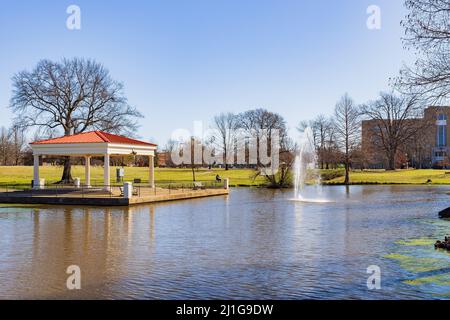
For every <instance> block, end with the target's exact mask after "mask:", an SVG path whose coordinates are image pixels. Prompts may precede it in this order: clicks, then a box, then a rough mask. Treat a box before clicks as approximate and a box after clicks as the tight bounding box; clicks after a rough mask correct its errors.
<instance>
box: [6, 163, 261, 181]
mask: <svg viewBox="0 0 450 320" xmlns="http://www.w3.org/2000/svg"><path fill="white" fill-rule="evenodd" d="M62 171H63V168H62V167H56V166H51V167H50V166H41V167H40V168H39V175H40V177H41V178H44V179H45V180H46V183H54V182H57V181H59V180H60V178H61V175H62ZM217 174H218V175H220V176H221V177H222V178H229V179H230V182H231V183H230V184H231V185H232V186H239V185H242V186H257V185H261V184H263V183H264V179H263V178H261V177H258V178H257V179H256V180H253V178H252V177H253V175H254V171H253V170H248V169H242V170H228V171H225V170H224V169H213V170H207V169H198V170H195V176H196V180H197V181H214V180H215V178H216V175H217ZM72 176H73V177H79V178H80V179H81V182H82V183H83V182H84V166H73V167H72ZM135 178H140V179H142V182H144V183H145V182H148V168H136V167H126V168H125V181H133V179H135ZM32 179H33V167H25V166H18V167H0V185H7V184H9V185H12V184H30V182H31V180H32ZM115 179H116V167H111V183H114V182H115ZM191 181H192V170H191V169H166V168H155V182H156V183H159V184H162V183H174V182H176V183H187V182H191ZM91 183H92V184H102V183H103V167H96V166H92V167H91Z"/></svg>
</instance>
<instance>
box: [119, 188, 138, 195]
mask: <svg viewBox="0 0 450 320" xmlns="http://www.w3.org/2000/svg"><path fill="white" fill-rule="evenodd" d="M119 190H120V196H121V197H123V196H124V193H123V187H119ZM132 194H133V196H137V195H139V191H138V189H137V188H136V187H133V192H132Z"/></svg>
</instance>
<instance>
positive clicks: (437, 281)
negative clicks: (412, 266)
mask: <svg viewBox="0 0 450 320" xmlns="http://www.w3.org/2000/svg"><path fill="white" fill-rule="evenodd" d="M404 283H406V284H409V285H413V286H417V285H425V284H433V285H438V286H450V273H444V274H439V275H434V276H428V277H421V278H417V279H411V280H405V281H404ZM448 294H450V293H448Z"/></svg>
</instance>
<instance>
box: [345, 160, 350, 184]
mask: <svg viewBox="0 0 450 320" xmlns="http://www.w3.org/2000/svg"><path fill="white" fill-rule="evenodd" d="M344 184H345V185H346V186H348V185H349V184H350V164H349V160H348V159H346V160H345V179H344Z"/></svg>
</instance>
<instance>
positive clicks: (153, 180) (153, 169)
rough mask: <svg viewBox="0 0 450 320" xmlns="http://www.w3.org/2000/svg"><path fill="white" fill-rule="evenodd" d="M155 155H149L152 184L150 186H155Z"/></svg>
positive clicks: (149, 176)
mask: <svg viewBox="0 0 450 320" xmlns="http://www.w3.org/2000/svg"><path fill="white" fill-rule="evenodd" d="M154 158H155V157H154V156H149V157H148V166H149V169H150V170H149V175H148V183H149V185H150V188H154V187H155V161H154Z"/></svg>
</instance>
